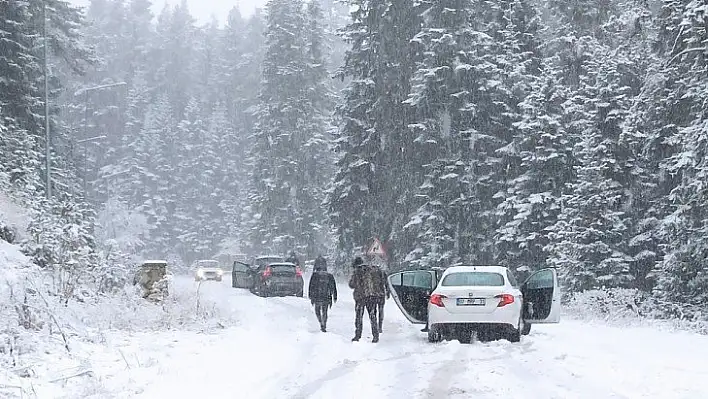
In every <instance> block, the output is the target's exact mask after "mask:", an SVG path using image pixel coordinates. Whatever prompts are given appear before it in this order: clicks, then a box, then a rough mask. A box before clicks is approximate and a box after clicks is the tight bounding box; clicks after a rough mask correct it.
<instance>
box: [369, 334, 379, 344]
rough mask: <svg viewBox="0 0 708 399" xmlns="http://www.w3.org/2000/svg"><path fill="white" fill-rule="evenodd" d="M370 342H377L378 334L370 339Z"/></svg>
mask: <svg viewBox="0 0 708 399" xmlns="http://www.w3.org/2000/svg"><path fill="white" fill-rule="evenodd" d="M371 342H373V343H377V342H379V336H378V335H377V336H375V337H374V339H372V340H371Z"/></svg>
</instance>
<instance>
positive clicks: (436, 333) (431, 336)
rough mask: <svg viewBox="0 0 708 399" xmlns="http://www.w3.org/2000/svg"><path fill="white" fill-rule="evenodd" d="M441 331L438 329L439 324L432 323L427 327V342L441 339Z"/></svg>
mask: <svg viewBox="0 0 708 399" xmlns="http://www.w3.org/2000/svg"><path fill="white" fill-rule="evenodd" d="M442 339H443V337H442V333H441V331H440V326H439V325H437V324H433V325H432V326H430V327H429V328H428V342H431V343H435V342H440V341H442Z"/></svg>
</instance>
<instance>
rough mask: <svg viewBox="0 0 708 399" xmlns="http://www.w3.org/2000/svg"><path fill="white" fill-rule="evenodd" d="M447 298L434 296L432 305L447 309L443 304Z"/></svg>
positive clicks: (432, 296)
mask: <svg viewBox="0 0 708 399" xmlns="http://www.w3.org/2000/svg"><path fill="white" fill-rule="evenodd" d="M444 298H447V297H446V296H445V295H440V294H433V295H431V296H430V303H432V304H433V305H435V306H439V307H441V308H444V307H445V304H444V303H443V299H444Z"/></svg>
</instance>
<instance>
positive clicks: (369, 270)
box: [349, 257, 386, 343]
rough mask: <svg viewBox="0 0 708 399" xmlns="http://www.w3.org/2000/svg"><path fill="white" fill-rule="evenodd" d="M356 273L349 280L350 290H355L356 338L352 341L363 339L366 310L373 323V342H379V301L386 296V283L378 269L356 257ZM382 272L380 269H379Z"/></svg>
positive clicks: (354, 264)
mask: <svg viewBox="0 0 708 399" xmlns="http://www.w3.org/2000/svg"><path fill="white" fill-rule="evenodd" d="M353 267H354V272H353V273H352V276H351V278H350V279H349V288H352V289H353V290H354V293H353V295H354V310H355V316H354V328H355V331H354V338H352V341H358V340H360V339H361V332H362V329H363V320H362V319H363V317H364V309H366V312H367V313H368V314H369V322H370V323H371V335H373V337H374V338H373V340H372V341H371V342H374V343H376V342H379V322H378V317H377V309H378V301H379V299H378V298H379V297H380V296H382V295H383V296H385V295H386V293H385V291H382V290H385V288H384V287H385V285H384V284H385V281H382V280H381V278H382V274H381V273H378V272H376V269H378V268H376V267H374V266H371V265H366V264H364V261H363V260H362V259H361V257H356V259H354V263H353ZM379 270H380V269H379Z"/></svg>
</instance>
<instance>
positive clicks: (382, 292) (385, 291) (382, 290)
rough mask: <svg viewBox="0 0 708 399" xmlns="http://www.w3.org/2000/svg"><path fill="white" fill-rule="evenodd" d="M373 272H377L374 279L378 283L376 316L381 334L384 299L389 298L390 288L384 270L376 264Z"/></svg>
mask: <svg viewBox="0 0 708 399" xmlns="http://www.w3.org/2000/svg"><path fill="white" fill-rule="evenodd" d="M373 273H376V274H378V277H377V278H376V281H377V283H378V284H379V287H378V293H379V295H378V296H377V297H376V314H377V316H378V323H379V324H378V327H379V334H381V333H382V332H383V320H384V306H385V305H386V300H387V299H389V298H391V290H390V289H389V288H388V281H387V280H388V276H387V275H386V272H384V271H383V270H381V268H380V267H378V266H373ZM381 284H383V287H381V286H380V285H381Z"/></svg>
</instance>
